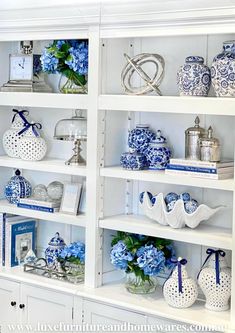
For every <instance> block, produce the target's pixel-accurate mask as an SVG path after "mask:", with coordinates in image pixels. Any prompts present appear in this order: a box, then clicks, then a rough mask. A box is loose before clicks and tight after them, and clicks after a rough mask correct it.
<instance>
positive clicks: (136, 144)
mask: <svg viewBox="0 0 235 333" xmlns="http://www.w3.org/2000/svg"><path fill="white" fill-rule="evenodd" d="M154 139H155V133H154V132H153V131H151V130H150V129H149V126H148V125H137V126H136V128H134V129H133V130H131V131H130V132H129V135H128V146H129V148H131V149H132V150H133V151H136V152H137V153H142V154H145V153H146V149H147V148H148V146H149V143H150V142H151V141H152V140H154Z"/></svg>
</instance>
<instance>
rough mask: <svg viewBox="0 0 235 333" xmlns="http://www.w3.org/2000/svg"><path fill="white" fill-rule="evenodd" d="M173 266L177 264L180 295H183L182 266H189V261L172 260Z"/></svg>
mask: <svg viewBox="0 0 235 333" xmlns="http://www.w3.org/2000/svg"><path fill="white" fill-rule="evenodd" d="M170 260H171V262H172V264H176V265H177V268H178V286H179V293H180V294H182V293H183V281H182V267H181V266H182V265H186V264H187V260H186V259H180V260H179V259H178V260H175V259H170Z"/></svg>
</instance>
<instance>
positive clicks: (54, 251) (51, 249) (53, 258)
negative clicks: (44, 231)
mask: <svg viewBox="0 0 235 333" xmlns="http://www.w3.org/2000/svg"><path fill="white" fill-rule="evenodd" d="M65 245H66V244H65V242H64V240H63V238H62V237H60V234H59V233H58V232H57V233H56V234H55V236H54V237H53V238H52V239H51V240H50V242H49V243H48V247H47V248H46V251H45V259H46V261H47V265H48V267H51V268H52V267H55V266H56V263H57V258H58V256H59V254H60V253H61V251H62V250H63V248H64V247H65Z"/></svg>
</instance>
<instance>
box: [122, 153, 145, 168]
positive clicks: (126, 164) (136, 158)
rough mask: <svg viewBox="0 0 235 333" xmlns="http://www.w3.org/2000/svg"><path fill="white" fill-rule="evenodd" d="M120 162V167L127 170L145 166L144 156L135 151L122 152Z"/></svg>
mask: <svg viewBox="0 0 235 333" xmlns="http://www.w3.org/2000/svg"><path fill="white" fill-rule="evenodd" d="M120 163H121V165H122V167H123V168H124V169H127V170H143V169H144V168H146V167H147V160H146V157H145V156H144V155H143V154H139V153H136V152H134V153H131V152H129V153H123V154H122V155H121V159H120Z"/></svg>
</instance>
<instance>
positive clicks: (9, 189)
mask: <svg viewBox="0 0 235 333" xmlns="http://www.w3.org/2000/svg"><path fill="white" fill-rule="evenodd" d="M31 193H32V187H31V185H30V183H29V182H28V180H26V179H25V178H24V177H22V176H21V175H20V170H16V172H15V176H13V177H12V178H11V179H10V181H9V182H8V183H7V185H6V187H5V197H6V199H7V200H8V201H9V202H10V203H11V204H17V203H18V202H19V201H20V199H21V198H28V197H30V196H31Z"/></svg>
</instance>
